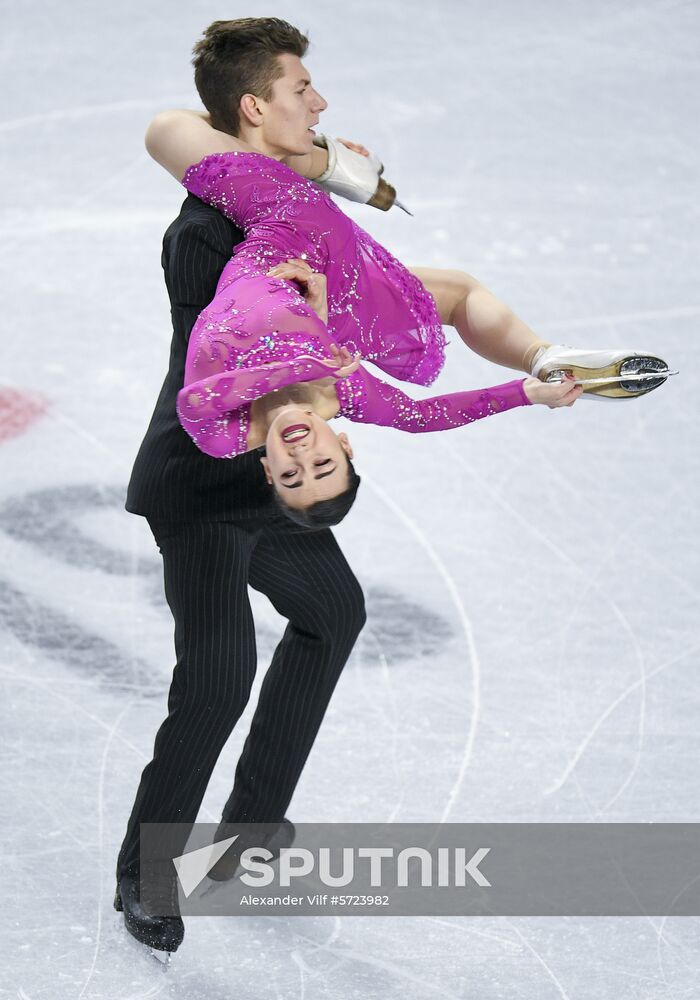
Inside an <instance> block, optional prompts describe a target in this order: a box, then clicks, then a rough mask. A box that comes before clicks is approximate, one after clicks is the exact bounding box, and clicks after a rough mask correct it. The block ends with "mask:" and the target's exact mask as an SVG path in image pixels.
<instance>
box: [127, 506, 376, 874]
mask: <svg viewBox="0 0 700 1000" xmlns="http://www.w3.org/2000/svg"><path fill="white" fill-rule="evenodd" d="M149 524H150V526H151V530H152V531H153V534H154V536H155V539H156V542H157V544H158V547H159V549H160V551H161V554H162V557H163V565H164V579H165V594H166V598H167V601H168V604H169V606H170V609H171V611H172V614H173V617H174V619H175V652H176V666H175V669H174V672H173V679H172V684H171V687H170V692H169V695H168V716H167V718H166V719H165V721H164V722H163V724H162V725H161V727H160V729H159V730H158V733H157V735H156V738H155V746H154V750H153V759H152V760H151V761H150V763H149V764H148V765H147V766H146V767H145V769H144V771H143V773H142V775H141V782H140V785H139V789H138V792H137V795H136V801H135V803H134V807H133V809H132V812H131V816H130V818H129V822H128V826H127V832H126V836H125V838H124V842H123V844H122V848H121V851H120V853H119V858H118V861H117V878H119V877H120V876H121V875H122V874H124V873H126V872H132V873H133V872H135V871H137V870H138V862H139V846H140V844H139V824H140V823H183V824H188V823H194V822H195V820H196V818H197V813H198V811H199V807H200V805H201V802H202V799H203V797H204V793H205V790H206V787H207V784H208V782H209V778H210V777H211V773H212V771H213V770H214V766H215V764H216V761H217V759H218V757H219V754H220V753H221V750H222V749H223V747H224V744H225V743H226V741H227V739H228V737H229V735H230V734H231V731H232V730H233V728H234V726H235V724H236V722H237V721H238V719H239V718H240V716H241V714H242V712H243V710H244V708H245V706H246V704H247V702H248V699H249V697H250V691H251V687H252V684H253V678H254V676H255V671H256V648H255V629H254V624H253V618H252V613H251V608H250V603H249V600H248V592H247V584H248V583H250V585H251V586H252V587H253V588H254V589H255V590H258V591H261V592H262V593H263V594H266V595H267V597H269V599H270V601H271V602H272V604H273V605H274V607H275V608H276V609H277V611H278V612H279V613H280V614H281V615H283V616H284V617H285V618H287V619H288V622H289V623H288V625H287V628H286V630H285V633H284V636H283V638H282V640H281V641H280V643H279V645H278V646H277V649H276V650H275V654H274V657H273V659H272V663H271V664H270V667H269V669H268V671H267V673H266V675H265V678H264V680H263V684H262V687H261V691H260V697H259V699H258V704H257V707H256V710H255V713H254V716H253V720H252V724H251V728H250V731H249V734H248V737H247V739H246V742H245V746H244V748H243V752H242V754H241V757H240V759H239V761H238V765H237V767H236V774H235V780H234V783H233V790H232V792H231V795H230V797H229V799H228V801H227V802H226V804H225V806H224V808H223V810H222V820H224V821H225V822H229V823H237V822H245V823H274V822H279V821H280V820H281V819H282V818H283V817H284V814H285V812H286V810H287V807H288V805H289V802H290V800H291V798H292V794H293V792H294V789H295V787H296V785H297V782H298V780H299V777H300V775H301V772H302V769H303V767H304V764H305V762H306V759H307V757H308V755H309V752H310V750H311V747H312V745H313V742H314V739H315V737H316V734H317V732H318V729H319V726H320V725H321V721H322V720H323V716H324V714H325V711H326V708H327V706H328V702H329V700H330V698H331V695H332V693H333V690H334V688H335V685H336V683H337V681H338V678H339V676H340V673H341V671H342V669H343V666H344V665H345V662H346V660H347V658H348V656H349V654H350V651H351V650H352V647H353V644H354V642H355V639H356V638H357V635H358V633H359V631H360V629H361V628H362V626H363V625H364V622H365V610H364V599H363V595H362V591H361V589H360V586H359V584H358V582H357V580H356V579H355V576H354V574H353V572H352V570H351V569H350V567H349V566H348V564H347V562H346V560H345V557H344V555H343V553H342V552H341V550H340V548H339V547H338V544H337V542H336V540H335V538H334V537H333V534H332V533H331V531H330V530H328V529H325V530H322V531H305V530H300V529H299V528H297V527H296V526H295V525H293V524H291V522H290V525H289V528H287V527H285V526H280V525H275V527H274V528H272V527H270V528H265V529H262V530H245V529H244V528H243V527H241V526H240V524H236V523H234V522H232V521H200V520H197V521H190V522H179V523H178V522H166V521H153V520H150V519H149ZM183 847H184V844H183Z"/></svg>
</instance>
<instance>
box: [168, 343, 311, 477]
mask: <svg viewBox="0 0 700 1000" xmlns="http://www.w3.org/2000/svg"><path fill="white" fill-rule="evenodd" d="M328 374H329V370H328V366H327V365H324V364H322V363H321V362H320V361H319V360H318V358H312V357H310V356H304V355H299V356H297V357H296V358H294V359H292V360H290V361H275V362H271V363H269V364H262V365H258V366H257V367H251V368H242V369H240V370H238V371H226V372H221V373H219V374H217V375H210V376H208V377H207V378H204V379H201V380H200V381H198V382H191V383H189V384H188V385H185V386H184V388H182V389H181V390H180V392H179V393H178V397H177V413H178V417H179V419H180V423H181V425H182V426H183V428H184V429H185V430H186V431H187V433H188V434H189V436H190V437H191V438H192V440H193V441H194V443H195V444H196V445H197V447H198V448H199V449H200V451H203V452H206V454H207V455H211V456H212V457H214V458H233V457H234V456H235V455H240V454H242V453H243V452H244V451H245V450H246V448H247V437H248V427H249V420H248V409H249V407H248V405H247V404H249V403H250V402H251V401H252V400H254V399H257V398H258V397H259V396H264V395H265V394H266V393H268V392H274V390H275V389H280V388H282V387H283V386H286V385H291V384H292V383H293V382H310V381H312V380H313V379H317V378H325V377H326V376H328Z"/></svg>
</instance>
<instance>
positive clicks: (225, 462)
mask: <svg viewBox="0 0 700 1000" xmlns="http://www.w3.org/2000/svg"><path fill="white" fill-rule="evenodd" d="M242 239H243V234H242V233H241V231H240V230H239V229H237V228H236V227H235V226H234V225H233V223H232V222H230V221H229V220H228V219H226V218H225V217H224V216H223V215H221V214H220V213H219V212H217V211H216V210H215V209H213V208H210V207H209V206H208V205H205V204H204V203H203V202H201V201H200V200H199V199H198V198H195V197H194V195H189V196H188V197H187V199H186V200H185V202H184V203H183V206H182V208H181V210H180V214H179V216H178V217H177V219H176V220H175V221H174V222H173V223H172V225H171V226H170V227H169V228H168V230H167V232H166V233H165V237H164V239H163V256H162V264H163V270H164V271H165V283H166V285H167V288H168V295H169V296H170V305H171V314H172V323H173V339H172V343H171V347H170V364H169V368H168V374H167V375H166V377H165V381H164V382H163V387H162V389H161V391H160V395H159V396H158V401H157V403H156V407H155V410H154V412H153V416H152V418H151V422H150V424H149V426H148V430H147V431H146V436H145V438H144V439H143V443H142V444H141V447H140V449H139V452H138V455H137V456H136V462H135V464H134V468H133V472H132V474H131V480H130V482H129V486H128V490H127V497H126V509H127V510H128V511H130V512H131V513H132V514H143V515H145V516H148V517H153V518H168V519H173V520H178V521H179V520H190V519H193V518H204V519H207V520H219V519H226V520H229V519H231V520H236V521H243V522H251V521H258V520H262V521H264V520H266V519H267V518H269V517H270V516H271V515H272V516H274V515H273V506H272V497H271V493H270V489H269V487H268V486H267V484H266V482H265V477H264V474H263V470H262V466H261V464H260V453H261V451H262V450H261V449H256V450H255V451H250V452H247V453H246V454H244V455H240V456H238V457H237V458H211V457H210V456H209V455H205V454H204V452H202V451H200V450H199V449H198V448H197V446H196V445H195V444H194V443H193V441H192V440H191V438H190V437H188V435H187V434H186V433H185V431H184V430H183V429H182V427H181V425H180V422H179V420H178V418H177V412H176V410H175V401H176V397H177V394H178V392H179V390H180V389H181V388H182V385H183V381H184V372H185V356H186V353H187V343H188V340H189V336H190V332H191V330H192V327H193V326H194V323H195V320H196V319H197V316H198V315H199V313H200V312H201V311H202V309H203V308H204V307H205V306H206V305H208V304H209V302H211V300H212V299H213V297H214V293H215V291H216V283H217V281H218V279H219V275H220V274H221V271H222V269H223V267H224V264H225V263H226V262H227V261H228V260H229V258H230V257H231V252H232V249H233V247H234V246H235V245H236V244H237V243H240V242H241V240H242ZM263 453H264V452H263Z"/></svg>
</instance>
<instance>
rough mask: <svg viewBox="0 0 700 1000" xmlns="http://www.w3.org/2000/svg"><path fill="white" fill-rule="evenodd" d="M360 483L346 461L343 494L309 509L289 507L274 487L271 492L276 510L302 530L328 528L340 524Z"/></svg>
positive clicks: (320, 501) (353, 469) (353, 501)
mask: <svg viewBox="0 0 700 1000" xmlns="http://www.w3.org/2000/svg"><path fill="white" fill-rule="evenodd" d="M360 482H361V480H360V477H359V476H358V474H357V473H356V472H355V466H354V465H353V464H352V462H351V461H350V459H348V488H347V489H346V490H345V491H344V492H343V493H339V494H338V495H337V496H335V497H331V498H330V500H319V501H318V503H313V504H311V506H310V507H306V508H304V509H303V510H301V509H299V508H297V507H289V506H288V505H287V504H286V503H285V502H284V500H282V498H281V497H280V495H279V493H278V492H277V490H276V489H275V488H274V487H273V488H272V492H273V494H274V497H275V503H276V504H277V509H278V510H279V511H280V512H281V513H282V514H284V516H285V517H288V518H289V519H290V521H294V523H295V524H299V525H301V526H302V527H303V528H312V529H313V528H316V529H320V528H330V526H331V525H333V524H340V522H341V521H342V520H343V518H344V517H345V515H346V514H347V513H348V511H349V510H350V508H351V507H352V505H353V504H354V503H355V498H356V496H357V490H358V487H359V485H360Z"/></svg>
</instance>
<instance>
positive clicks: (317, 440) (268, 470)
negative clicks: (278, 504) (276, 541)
mask: <svg viewBox="0 0 700 1000" xmlns="http://www.w3.org/2000/svg"><path fill="white" fill-rule="evenodd" d="M265 445H266V452H267V457H266V458H263V459H261V462H262V463H263V466H264V468H265V477H266V479H267V481H268V483H270V485H271V486H274V488H275V489H276V490H277V492H278V493H279V495H280V497H281V499H282V501H283V502H284V503H286V504H287V505H288V506H289V507H298V508H306V507H309V506H310V505H311V504H313V503H317V502H318V501H319V500H328V499H330V498H331V497H335V496H338V494H339V493H344V492H345V490H346V489H347V488H348V462H347V460H348V458H352V449H351V447H350V442H349V441H348V439H347V435H346V434H338V435H336V434H334V433H333V431H332V430H331V429H330V427H329V426H328V424H327V423H326V421H325V420H323V419H322V418H321V417H319V416H318V415H317V414H316V413H314V412H313V410H311V409H310V408H307V407H303V406H297V405H294V406H285V407H283V408H282V409H280V412H279V413H278V415H277V416H276V417H275V419H274V420H273V422H272V424H271V425H270V428H269V430H268V433H267V440H266V442H265Z"/></svg>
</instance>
